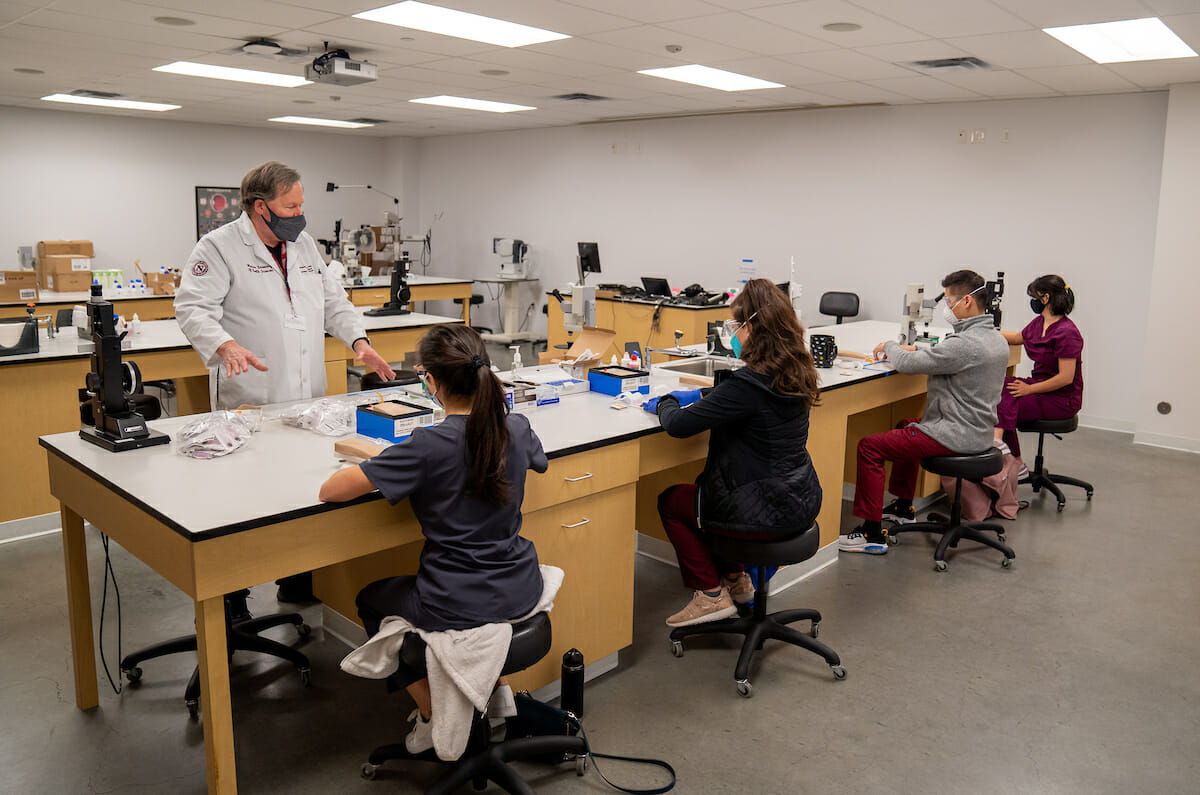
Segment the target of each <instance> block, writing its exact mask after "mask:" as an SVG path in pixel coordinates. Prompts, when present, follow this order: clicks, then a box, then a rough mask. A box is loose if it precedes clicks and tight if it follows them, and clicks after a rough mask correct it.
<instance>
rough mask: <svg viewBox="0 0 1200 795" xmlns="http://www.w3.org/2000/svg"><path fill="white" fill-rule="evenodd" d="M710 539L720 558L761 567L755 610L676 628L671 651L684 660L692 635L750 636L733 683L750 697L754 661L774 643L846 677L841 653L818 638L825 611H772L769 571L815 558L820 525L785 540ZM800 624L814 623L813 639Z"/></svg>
mask: <svg viewBox="0 0 1200 795" xmlns="http://www.w3.org/2000/svg"><path fill="white" fill-rule="evenodd" d="M709 539H710V543H711V546H712V551H713V555H714V556H715V557H719V558H723V559H725V560H735V561H737V562H739V563H743V564H749V565H752V566H757V567H758V571H757V575H758V577H757V581H756V582H755V585H754V607H753V608H752V609H751V608H747V607H745V606H739V609H740V611H741V613H742V614H741V615H739V616H738V617H737V618H726V619H723V620H720V621H709V622H707V623H704V624H693V625H692V626H688V627H676V628H675V629H673V630H671V653H672V654H674V655H675V656H676V657H682V656H683V639H684V638H686V637H689V636H692V635H712V634H726V635H744V636H745V638H746V639H745V641H743V643H742V651H741V654H739V655H738V661H737V666H736V667H735V668H734V671H733V679H734V683H735V684H736V685H737V691H738V693H740V694H741V695H743V696H745V697H746V698H749V697H750V696H752V695H754V688H753V686H752V685H751V684H750V679H749V675H750V663H751V661H752V660H753V658H754V653H755V652H756V651H758V650H760V649H761V648H762V647H763V643H764V642H765V641H767V640H768V639H774V640H781V641H783V642H784V643H790V644H791V645H793V646H799V647H800V648H802V649H806V650H808V651H811V652H813V653H814V654H818V655H820V656H821V657H822V658H824V660H825V662H826V663H828V664H829V667H830V669H831V670H832V671H833V675H834V677H835V678H836V679H845V678H846V669H845V668H843V667H842V661H841V658H839V657H838V655H837V652H835V651H834V650H833V649H831V648H829V647H828V646H826V645H825V644H824V643H821V642H820V641H819V640H816V637H817V633H818V627H819V626H820V624H821V614H820V613H819V612H817V611H816V610H811V609H807V608H804V609H796V610H780V611H778V612H775V613H768V612H767V576H766V567H767V566H786V565H788V564H790V563H802V562H803V561H806V560H808V559H809V558H811V557H812V556H813V555H815V554H816V553H817V549H819V548H820V543H821V533H820V530H819V528H818V527H817V525H816V523H815V522H814V523H813V525H812V527H809V528H808V529H807V530H805V531H803V532H802V533H798V534H797V535H793V536H787V537H784V538H779V539H767V540H753V539H746V538H737V537H734V536H722V535H716V534H711V535H710V536H709ZM796 621H811V622H812V625H811V628H810V633H809V635H805V634H802V633H801V632H799V631H797V630H795V629H793V628H791V627H789V626H787V625H788V624H791V623H794V622H796Z"/></svg>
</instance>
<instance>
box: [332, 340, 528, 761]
mask: <svg viewBox="0 0 1200 795" xmlns="http://www.w3.org/2000/svg"><path fill="white" fill-rule="evenodd" d="M417 353H418V355H419V356H420V359H421V367H420V368H418V371H420V370H421V369H422V368H423V372H422V373H421V378H422V380H423V382H424V383H425V388H426V389H427V390H428V391H429V393H430V394H431V395H432V396H433V398H434V399H435V400H437V401H438V402H439V403H441V404H442V406H443V407H444V408H445V409H446V419H445V420H444V421H443V422H442V423H441V424H439V425H435V426H433V427H428V428H417V429H416V430H414V431H413V433H412V436H410V437H408V438H407V439H405V440H404V441H402V442H400V443H398V444H394V445H392V446H391V447H389V448H387V449H386V450H384V451H383V452H382V453H380V454H379V455H377V456H376V457H374V458H372V459H370V460H369V461H364V462H363V463H361V464H359V465H357V466H352V467H347V468H345V469H342V470H340V471H338V472H337V473H335V474H334V475H333V476H332V477H331V478H329V480H327V481H325V483H324V485H322V486H321V492H320V498H321V499H322V500H325V501H327V502H344V501H346V500H352V499H354V498H355V497H359V496H361V495H363V494H367V493H369V492H372V491H374V490H375V489H378V490H379V492H380V493H381V494H382V495H383V496H384V498H385V499H387V501H388V502H390V503H392V504H393V505H395V504H396V503H398V502H400V501H401V500H403V499H404V498H406V497H407V498H408V500H409V504H410V505H411V506H412V511H413V513H414V514H415V515H416V517H417V521H419V522H420V523H421V531H422V533H423V534H424V536H425V545H424V547H423V548H422V550H421V560H420V565H419V567H418V569H417V574H416V576H406V577H391V578H388V579H386V580H379V581H378V582H374V583H371V584H370V585H368V586H367V587H366V588H364V589H363V590H362V591H361V592H359V594H358V599H357V603H358V608H359V616H360V617H361V618H362V620H363V624H364V626H365V627H366V630H367V633H368V634H369V635H372V636H373V635H375V634H376V633H377V632H378V631H379V625H380V623H381V622H382V621H383V619H384V618H386V617H388V616H391V615H396V616H401V617H402V618H405V619H407V620H408V621H409V622H410V623H411V624H413V625H415V626H417V627H420V628H421V629H424V630H429V631H435V632H436V631H443V630H448V629H472V628H474V627H479V626H483V625H484V624H490V623H495V622H503V621H510V620H513V619H516V618H520V617H521V616H523V615H525V614H526V613H528V612H529V611H531V610H532V609H533V608H534V607H536V606H537V603H538V600H539V599H540V598H541V595H542V575H541V571H540V570H539V569H538V558H537V551H536V550H535V549H534V546H533V542H531V541H529V540H528V539H525V538H522V537H521V535H520V532H521V502H522V501H523V500H524V497H525V474H526V471H527V470H530V469H532V470H534V471H535V472H545V471H546V468H547V467H548V466H549V462H548V461H547V460H546V454H545V452H543V450H542V443H541V441H540V440H539V439H538V437H537V435H535V434H534V432H533V429H532V428H530V427H529V420H527V419H526V418H525V417H524V416H522V415H520V414H510V413H509V412H508V408H507V406H506V404H505V401H504V392H503V388H502V387H501V384H500V380H499V379H498V378H497V377H496V374H495V373H493V372H492V370H491V368H490V362H489V361H488V356H487V351H486V349H485V348H484V345H483V339H482V338H481V337H480V336H479V333H478V332H477V331H475V330H474V329H472V328H469V327H467V326H461V325H443V326H434V327H433V328H432V329H430V330H429V333H428V334H426V335H425V336H424V337H423V338H422V339H421V342H420V344H419V345H418V350H417ZM397 676H398V677H399V682H398V683H399V684H402V685H403V686H404V687H405V688H406V689H407V690H408V692H409V694H410V695H411V696H412V697H413V700H414V701H415V702H416V704H417V711H418V712H419V713H420V720H416V721H415V723H414V727H413V731H412V733H411V734H410V735H409V737H408V738H407V739H406V741H405V743H406V745H407V747H408V750H409V751H410V752H411V753H420V752H421V751H424V750H427V749H429V748H432V747H433V736H432V729H431V728H430V725H429V723H428V721H429V718H430V716H431V715H432V704H431V700H430V692H429V680H428V679H425V678H417V674H416V673H415V672H409V671H406V669H405V667H404V666H403V665H401V668H400V671H399V672H398V674H397ZM405 678H407V679H408V681H404V680H405ZM392 681H393V682H396V681H397V679H396V677H393V679H392Z"/></svg>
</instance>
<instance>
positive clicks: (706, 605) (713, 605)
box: [667, 587, 737, 627]
mask: <svg viewBox="0 0 1200 795" xmlns="http://www.w3.org/2000/svg"><path fill="white" fill-rule="evenodd" d="M736 613H737V608H736V607H734V606H733V600H732V599H731V598H730V597H729V589H728V588H725V587H722V588H721V592H720V593H719V594H717V595H716V596H709V595H708V594H706V593H704V591H696V592H695V593H694V594H692V601H690V602H688V603H687V606H686V607H684V608H683V609H682V610H680V611H679V612H678V613H676V614H675V615H673V616H671V617H670V618H668V619H667V626H668V627H690V626H691V625H692V624H704V623H706V622H708V621H720V620H721V619H722V618H729V617H730V616H732V615H735V614H736Z"/></svg>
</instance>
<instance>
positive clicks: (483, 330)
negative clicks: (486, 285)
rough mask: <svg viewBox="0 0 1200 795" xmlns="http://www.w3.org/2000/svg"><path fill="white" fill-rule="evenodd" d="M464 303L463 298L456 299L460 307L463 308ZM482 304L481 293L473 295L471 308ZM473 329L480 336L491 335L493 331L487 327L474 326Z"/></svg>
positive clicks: (455, 301)
mask: <svg viewBox="0 0 1200 795" xmlns="http://www.w3.org/2000/svg"><path fill="white" fill-rule="evenodd" d="M462 302H463V299H461V298H455V299H454V303H456V304H458V305H459V306H462ZM482 303H483V296H482V295H480V294H479V293H471V306H472V307H476V306H479V305H480V304H482ZM471 328H473V329H475V330H476V331H478V332H479V333H480V334H491V333H492V330H491V329H490V328H488V327H487V326H476V325H472V326H471Z"/></svg>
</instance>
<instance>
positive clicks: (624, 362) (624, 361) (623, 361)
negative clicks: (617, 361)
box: [613, 351, 633, 370]
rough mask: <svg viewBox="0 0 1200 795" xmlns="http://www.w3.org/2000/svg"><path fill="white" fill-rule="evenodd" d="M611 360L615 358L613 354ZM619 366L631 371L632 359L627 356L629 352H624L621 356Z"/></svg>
mask: <svg viewBox="0 0 1200 795" xmlns="http://www.w3.org/2000/svg"><path fill="white" fill-rule="evenodd" d="M613 358H616V354H615V353H614V354H613ZM621 366H622V367H624V368H626V369H629V370H632V369H633V358H632V357H631V356H630V355H629V351H625V353H624V355H622V356H621Z"/></svg>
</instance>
